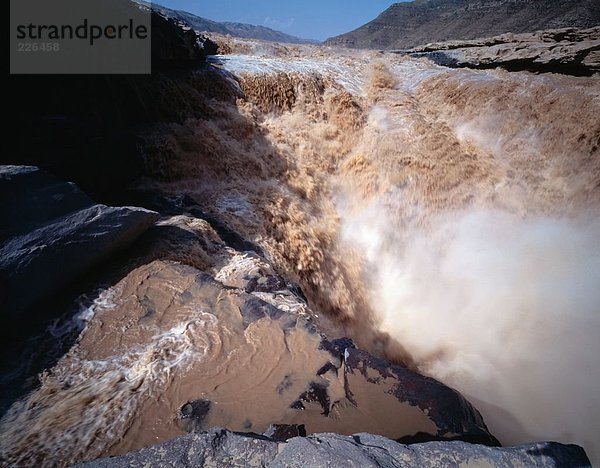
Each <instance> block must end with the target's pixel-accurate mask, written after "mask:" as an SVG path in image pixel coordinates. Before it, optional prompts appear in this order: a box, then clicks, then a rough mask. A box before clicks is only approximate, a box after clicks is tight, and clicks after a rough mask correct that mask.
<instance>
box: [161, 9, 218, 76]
mask: <svg viewBox="0 0 600 468" xmlns="http://www.w3.org/2000/svg"><path fill="white" fill-rule="evenodd" d="M151 20H152V68H153V69H155V70H157V69H158V70H164V69H171V68H182V67H190V66H194V65H196V66H197V65H200V64H202V63H203V62H204V60H205V58H206V56H207V55H209V54H214V53H215V52H216V50H217V45H216V44H215V43H214V42H212V41H211V40H210V39H208V38H206V37H203V36H200V35H199V34H198V33H197V32H196V31H194V30H193V29H191V28H189V27H186V25H184V24H181V22H180V21H178V20H177V19H173V18H170V17H168V16H165V15H163V14H161V13H159V12H157V11H155V10H153V11H152V17H151Z"/></svg>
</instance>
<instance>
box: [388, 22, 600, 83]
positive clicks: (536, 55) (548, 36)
mask: <svg viewBox="0 0 600 468" xmlns="http://www.w3.org/2000/svg"><path fill="white" fill-rule="evenodd" d="M399 53H401V54H407V55H410V56H412V57H426V58H428V59H430V60H432V61H433V62H435V63H437V64H439V65H444V66H447V67H456V68H462V67H465V68H479V69H486V68H504V69H505V70H510V71H518V70H528V71H532V72H551V73H564V74H569V75H578V76H584V75H588V76H589V75H593V74H594V73H597V72H600V27H595V28H590V29H574V28H565V29H551V30H547V31H539V32H537V33H533V34H503V35H501V36H496V37H491V38H486V39H475V40H471V41H447V42H439V43H430V44H427V45H425V46H421V47H415V48H414V49H410V50H406V51H399Z"/></svg>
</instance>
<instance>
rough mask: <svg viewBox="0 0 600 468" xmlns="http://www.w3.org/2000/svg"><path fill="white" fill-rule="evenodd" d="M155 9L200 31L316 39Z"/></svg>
mask: <svg viewBox="0 0 600 468" xmlns="http://www.w3.org/2000/svg"><path fill="white" fill-rule="evenodd" d="M153 9H155V10H156V11H159V12H161V13H162V14H164V15H165V16H168V17H170V18H174V19H177V20H180V21H183V22H185V23H187V24H189V25H190V26H191V27H192V28H194V29H195V30H197V31H200V32H212V33H219V34H224V35H227V34H229V35H231V36H234V37H243V38H246V39H260V40H263V41H272V42H285V43H290V44H310V43H314V42H316V41H312V40H310V39H302V38H300V37H296V36H291V35H290V34H285V33H282V32H281V31H276V30H274V29H271V28H267V27H265V26H256V25H253V24H246V23H231V22H223V23H221V22H217V21H212V20H209V19H206V18H202V17H200V16H196V15H194V14H192V13H188V12H187V11H182V10H172V9H170V8H166V7H163V6H161V5H157V4H153Z"/></svg>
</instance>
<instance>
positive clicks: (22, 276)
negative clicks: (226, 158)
mask: <svg viewBox="0 0 600 468" xmlns="http://www.w3.org/2000/svg"><path fill="white" fill-rule="evenodd" d="M0 193H1V194H2V202H1V204H0V216H1V219H4V220H10V225H9V226H8V227H6V228H2V230H1V231H0V233H1V234H0V238H1V239H4V243H3V244H2V245H1V246H0V297H2V305H3V310H2V317H0V320H2V321H6V320H11V319H15V318H17V317H19V316H20V313H21V312H23V311H25V310H27V309H29V308H31V307H32V306H34V305H35V304H36V303H39V302H40V301H41V300H43V299H45V298H48V297H49V296H51V295H52V294H53V293H56V292H58V291H59V290H60V289H61V288H63V287H65V286H66V285H68V284H69V283H71V282H72V281H74V280H76V279H77V278H78V277H79V276H80V275H82V274H83V273H85V272H86V271H87V270H89V269H90V268H91V267H93V266H95V265H97V264H98V263H99V262H101V261H102V260H105V259H106V258H108V257H109V256H110V255H111V254H113V253H114V252H115V251H117V250H118V249H120V248H123V247H124V246H126V245H127V244H129V243H130V242H131V241H133V240H134V239H135V238H136V237H137V236H138V235H140V234H141V233H142V232H144V231H145V230H146V229H148V228H149V227H150V226H151V225H152V224H153V223H154V221H156V219H157V218H158V214H157V213H154V212H152V211H148V210H145V209H143V208H133V207H116V208H115V207H109V206H105V205H98V204H94V203H93V202H92V200H90V199H89V198H88V197H87V196H86V195H85V194H83V193H82V192H81V191H80V190H79V189H78V188H77V187H76V186H75V185H74V184H71V183H68V182H63V181H60V180H58V179H56V178H55V177H53V176H52V175H50V174H48V173H45V172H44V171H41V170H39V169H38V168H35V167H18V166H4V167H2V168H1V169H0Z"/></svg>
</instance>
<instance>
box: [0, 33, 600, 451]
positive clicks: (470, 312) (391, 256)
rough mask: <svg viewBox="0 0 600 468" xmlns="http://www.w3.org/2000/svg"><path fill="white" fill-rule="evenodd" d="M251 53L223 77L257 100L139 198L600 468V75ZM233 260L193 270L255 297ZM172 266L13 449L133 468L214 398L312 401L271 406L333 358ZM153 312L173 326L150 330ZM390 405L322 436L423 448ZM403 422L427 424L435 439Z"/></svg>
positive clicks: (346, 55)
mask: <svg viewBox="0 0 600 468" xmlns="http://www.w3.org/2000/svg"><path fill="white" fill-rule="evenodd" d="M238 47H239V48H241V49H240V50H244V51H246V52H251V53H253V54H254V55H245V56H242V55H239V56H238V55H232V56H228V57H223V58H221V59H220V61H221V62H222V65H220V66H222V67H224V68H225V69H227V70H229V71H230V72H231V73H233V74H234V75H236V76H237V78H238V79H239V83H240V88H241V90H242V91H243V92H244V94H245V96H246V97H247V99H238V100H237V102H236V103H226V102H222V101H219V100H213V101H211V102H210V108H211V112H212V115H211V117H210V119H207V120H188V121H187V122H185V123H183V124H172V125H167V126H162V127H160V128H155V129H153V130H152V131H151V132H148V134H147V135H145V136H144V137H145V141H146V146H147V154H148V158H149V160H148V162H149V167H153V168H154V170H155V177H156V178H157V179H158V181H155V182H150V181H148V182H146V183H145V184H146V188H155V189H156V188H158V189H160V190H162V191H165V192H167V193H180V192H187V193H190V194H192V196H193V197H194V198H195V199H196V201H197V202H198V203H199V204H200V205H202V206H203V208H204V209H205V210H207V211H209V212H212V213H213V214H215V215H217V216H219V217H220V218H221V219H224V220H225V221H226V222H227V223H228V224H229V225H230V226H231V227H232V228H234V229H236V230H237V231H239V232H240V233H242V234H243V235H244V236H245V237H246V238H248V239H250V240H253V241H255V242H257V243H259V244H260V245H261V246H262V247H263V248H264V249H265V250H266V251H267V252H268V253H269V256H270V257H271V259H272V261H273V264H274V266H275V267H276V268H277V269H278V270H279V271H280V272H283V273H285V275H286V276H287V277H289V278H291V279H293V280H295V281H297V282H298V283H300V285H301V286H302V288H303V290H304V292H305V293H306V295H307V296H308V298H309V300H310V304H311V309H312V312H311V311H307V309H306V308H305V307H304V306H303V305H302V304H300V303H298V302H294V301H293V300H292V301H290V302H289V304H288V305H287V306H286V307H289V310H293V311H296V312H297V313H298V314H299V316H300V317H302V316H307V315H312V316H313V318H314V319H315V320H316V321H317V322H318V323H319V324H320V328H321V329H323V330H324V331H325V332H327V333H328V334H329V335H330V336H331V337H335V336H341V335H343V334H348V335H350V336H351V337H352V338H354V339H355V341H356V342H357V343H358V344H359V345H360V346H361V347H363V348H366V349H368V350H370V351H372V352H374V353H377V354H382V355H386V356H388V357H389V358H391V359H394V360H397V361H400V362H404V363H406V364H408V365H410V366H412V367H414V368H417V369H419V370H420V371H422V372H424V373H426V374H429V375H432V376H434V377H436V378H438V379H440V380H442V381H444V382H446V383H448V384H449V385H452V386H454V387H455V388H457V389H459V390H460V391H462V392H463V393H464V394H466V395H467V396H468V397H469V398H471V399H473V400H474V401H475V402H476V404H477V406H478V407H479V409H480V410H481V411H482V413H483V416H484V418H485V420H486V422H487V423H488V426H489V427H490V429H491V431H492V432H493V433H494V434H495V435H496V436H498V437H499V438H500V439H501V441H502V442H504V443H507V444H512V443H517V442H525V441H530V440H541V439H551V440H558V441H561V442H573V443H578V444H580V445H583V446H584V447H585V448H586V450H587V451H588V453H589V454H590V455H591V457H592V459H593V460H594V459H595V460H596V461H598V460H599V458H598V457H599V454H598V447H597V446H596V445H595V443H596V441H595V439H596V438H597V437H596V436H597V434H598V433H600V426H599V423H598V421H600V393H598V391H597V388H598V384H600V370H599V367H598V364H597V356H598V355H600V344H599V342H598V340H597V338H596V337H597V334H598V331H600V288H598V285H599V284H600V267H599V265H600V248H599V247H600V245H599V243H600V223H599V222H598V221H597V219H599V218H598V216H597V215H598V211H599V208H600V153H599V152H600V150H599V147H600V119H599V118H598V116H599V115H600V80H599V79H598V78H597V77H592V78H574V77H564V76H558V75H532V74H529V73H508V72H503V71H469V70H447V69H443V68H440V67H436V66H433V65H431V64H429V63H427V62H424V61H417V60H411V59H404V58H401V57H398V56H395V55H390V54H377V53H367V52H356V51H353V52H350V51H329V50H327V49H321V48H316V47H308V46H307V47H300V46H298V47H276V48H275V49H273V48H270V49H269V50H261V49H260V47H259V46H256V45H253V43H251V42H243V43H242V44H241V45H238ZM274 52H275V53H274ZM273 55H276V58H274V57H273ZM157 148H159V149H160V150H158V149H157ZM159 153H160V154H162V155H163V156H162V157H163V158H164V155H165V154H166V155H168V158H169V159H168V163H167V164H165V161H164V160H162V159H160V158H157V156H156V155H157V154H159ZM182 177H183V178H182ZM186 255H187V256H188V257H189V256H192V257H194V258H201V256H202V253H201V252H192V253H188V254H186ZM231 255H233V254H231ZM218 257H219V256H218V254H217V255H216V256H215V255H213V256H212V257H211V258H210V259H204V260H202V261H200V260H195V261H196V264H195V266H199V267H200V268H201V269H203V270H205V271H207V272H209V273H210V274H211V275H213V276H215V277H216V278H217V280H219V281H223V282H224V283H225V284H230V285H231V286H238V283H237V282H239V281H241V279H240V278H241V277H239V276H236V274H235V271H236V268H237V267H232V266H231V265H232V263H231V262H232V260H231V258H229V257H228V256H227V255H224V257H223V259H221V260H219V259H218ZM225 257H227V258H225ZM207 258H208V257H207ZM219 262H220V263H219ZM236 262H240V263H236ZM244 262H246V263H248V260H247V259H244V258H243V257H239V256H238V257H236V260H235V262H234V264H235V265H238V266H239V265H241V264H243V263H244ZM186 263H188V264H194V263H193V261H191V260H190V261H186ZM250 263H252V262H250ZM173 268H174V267H173V266H169V265H164V264H158V263H154V264H151V265H149V266H146V267H142V268H141V269H139V270H136V271H134V272H133V273H132V274H131V275H133V276H132V277H131V275H130V277H129V279H126V280H124V282H122V284H119V285H116V286H115V287H114V288H113V289H111V292H110V294H111V297H113V298H114V299H113V300H112V302H110V303H108V304H104V305H101V306H98V308H97V310H95V314H94V318H93V319H92V320H91V321H90V323H89V326H88V328H87V330H86V331H85V332H84V334H83V336H82V338H81V342H80V343H79V345H78V346H76V347H75V348H73V350H72V351H71V353H69V354H68V355H67V356H66V357H65V358H64V359H63V360H62V361H61V362H59V364H58V365H57V367H56V368H55V369H53V370H51V371H50V373H49V374H48V375H47V376H46V377H45V378H44V379H43V384H42V387H41V389H40V390H39V391H38V392H36V393H34V394H33V395H32V396H30V397H29V399H27V400H25V401H24V402H22V403H21V404H20V405H21V406H18V405H15V406H14V407H13V411H12V412H10V413H9V415H8V416H7V417H6V418H5V419H4V420H3V422H2V423H1V424H2V429H3V430H2V435H1V436H0V446H1V447H2V448H3V449H5V447H7V446H9V445H14V444H15V441H16V440H19V442H18V444H21V446H22V447H25V448H24V450H23V451H22V453H26V454H27V456H31V457H33V459H36V457H40V456H42V454H45V455H47V454H48V453H53V454H54V455H53V456H55V457H56V458H55V459H56V460H62V461H65V460H67V461H68V460H78V459H83V458H85V459H89V458H93V457H94V456H97V455H100V454H106V453H123V452H124V451H126V450H128V449H130V448H133V447H138V446H142V445H145V444H150V443H152V442H154V441H156V440H164V439H166V438H169V437H172V436H174V435H177V434H180V433H182V428H181V427H179V426H178V423H177V422H176V421H175V417H174V414H176V413H177V411H179V409H180V408H181V405H182V404H185V402H186V401H188V400H190V399H194V398H202V397H203V396H206V395H208V394H210V395H211V401H216V402H218V404H217V405H216V407H217V408H218V411H215V412H211V413H210V416H209V418H210V420H207V421H206V424H208V425H211V424H220V425H225V426H227V427H229V428H231V429H239V430H253V431H260V430H262V429H263V428H264V427H265V426H266V425H267V423H268V422H275V421H279V420H284V419H285V420H286V421H296V420H295V419H294V417H295V415H296V413H290V412H289V405H290V403H291V402H292V401H291V399H292V398H296V397H297V395H298V390H299V387H298V388H295V387H294V384H293V382H292V383H291V384H290V392H289V393H287V392H284V393H283V394H277V395H275V394H274V392H273V388H276V387H277V385H279V384H281V383H282V382H284V381H285V376H286V375H290V374H295V375H298V376H299V377H298V380H297V382H301V381H303V380H304V379H309V378H310V376H314V374H315V372H316V370H317V369H318V368H319V367H320V366H321V365H322V364H323V363H324V362H325V361H326V360H327V359H328V358H327V356H326V355H325V354H324V353H323V352H322V351H319V350H318V349H316V346H315V343H316V340H317V337H316V336H314V335H313V334H311V333H309V332H308V331H307V329H306V328H305V327H304V326H302V325H298V324H294V325H293V326H291V327H289V326H288V324H286V325H285V326H283V327H282V324H276V323H273V321H269V320H267V321H258V322H254V323H253V324H252V325H251V326H249V327H248V328H246V329H243V320H242V319H241V318H240V317H239V316H238V317H236V316H235V310H236V300H237V299H236V293H235V292H231V293H227V294H225V295H221V294H220V293H219V294H217V293H216V292H215V291H216V289H215V291H213V290H212V289H211V288H210V287H209V286H206V285H203V286H201V287H200V286H197V285H195V283H194V282H193V281H192V276H193V275H192V274H191V273H189V272H187V273H182V272H181V271H178V270H177V271H173ZM239 268H240V270H244V268H242V267H241V266H240V267H239ZM257 268H258V267H257ZM262 268H267V269H268V268H270V266H268V265H263V266H262ZM244 271H246V270H244ZM228 282H229V283H228ZM188 288H192V290H193V291H192V292H191V295H192V297H193V298H194V299H193V300H192V301H190V300H187V299H186V300H183V301H181V297H183V295H184V293H186V292H189V291H188ZM196 288H200V289H196ZM217 289H218V288H217ZM142 296H143V297H145V298H151V303H152V304H154V305H156V304H161V306H160V307H158V308H157V309H159V310H164V311H165V312H164V313H163V314H162V315H158V316H157V315H150V316H148V317H146V316H145V314H146V313H147V312H148V307H147V306H144V305H143V304H142V305H140V300H139V298H140V297H142ZM271 299H272V300H274V299H273V298H271ZM153 308H156V307H155V306H153ZM232 314H233V315H232ZM315 316H316V317H315ZM226 317H227V318H226ZM242 329H243V330H242ZM282 330H287V331H286V332H285V333H284V332H283V331H282ZM199 375H202V376H203V378H202V379H199V378H198V376H199ZM324 378H325V377H324ZM330 378H331V379H332V380H331V386H332V388H335V385H334V382H333V377H331V376H330ZM286 385H287V384H286ZM265 395H273V398H270V397H267V398H265ZM23 408H25V409H23ZM72 408H78V410H77V411H73V410H72ZM107 408H113V409H114V410H111V411H107ZM385 408H386V405H385V404H383V402H382V405H381V406H378V405H374V406H372V407H369V408H368V410H365V411H363V412H362V414H357V413H356V412H354V411H353V410H352V409H347V408H344V407H343V406H342V407H340V408H338V411H340V414H339V418H340V419H339V421H341V422H339V421H336V420H335V419H331V418H330V419H324V418H317V417H315V419H314V420H313V422H314V426H313V427H314V428H315V429H314V431H319V430H334V431H342V432H348V430H351V432H357V431H362V430H365V431H371V432H376V433H383V434H385V435H392V436H393V434H394V433H397V432H394V431H396V430H398V431H402V430H406V428H395V429H393V430H390V425H389V421H387V420H386V419H385V417H386V414H385V413H386V409H385ZM57 409H60V410H61V411H60V414H62V415H63V416H61V417H58V418H57V417H56V414H57V413H56V410H57ZM410 411H411V410H410V408H407V419H406V420H409V421H411V424H412V425H413V426H411V429H414V428H417V427H418V428H427V427H428V426H427V425H428V424H429V423H430V422H428V421H427V420H426V419H420V418H421V416H420V415H418V414H412V415H410V414H408V413H410ZM314 412H315V415H317V414H318V412H319V409H318V408H315V409H314ZM398 419H400V418H398ZM17 427H18V428H19V429H18V430H15V429H14V428H17ZM7 428H11V429H10V430H8V429H7ZM68 437H71V438H72V440H76V441H77V443H76V444H69V446H68V447H67V446H66V445H65V444H64V440H65V439H66V438H68ZM62 451H64V453H63V452H62ZM32 454H33V455H32ZM37 459H38V460H39V458H37Z"/></svg>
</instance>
